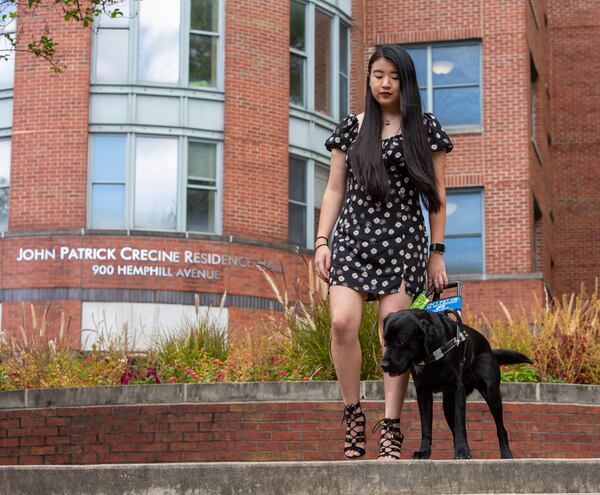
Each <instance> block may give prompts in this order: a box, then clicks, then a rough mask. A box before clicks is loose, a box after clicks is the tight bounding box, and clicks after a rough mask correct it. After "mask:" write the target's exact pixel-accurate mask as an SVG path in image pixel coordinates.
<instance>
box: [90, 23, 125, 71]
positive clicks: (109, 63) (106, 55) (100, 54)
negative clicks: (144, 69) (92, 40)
mask: <svg viewBox="0 0 600 495" xmlns="http://www.w3.org/2000/svg"><path fill="white" fill-rule="evenodd" d="M128 67H129V30H128V29H99V30H98V34H97V35H96V81H101V82H123V81H127V71H128Z"/></svg>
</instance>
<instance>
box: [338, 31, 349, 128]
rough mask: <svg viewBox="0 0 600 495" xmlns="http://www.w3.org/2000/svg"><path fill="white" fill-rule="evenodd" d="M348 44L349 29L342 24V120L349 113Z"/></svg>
mask: <svg viewBox="0 0 600 495" xmlns="http://www.w3.org/2000/svg"><path fill="white" fill-rule="evenodd" d="M348 43H349V29H348V26H346V25H345V24H343V23H340V72H339V80H340V97H339V102H340V108H339V116H340V119H341V118H342V117H343V116H344V115H346V114H347V113H348V109H349V107H348V84H349V83H348V81H349V79H350V78H349V75H348V73H349V63H348V62H349V60H348V59H349V56H348Z"/></svg>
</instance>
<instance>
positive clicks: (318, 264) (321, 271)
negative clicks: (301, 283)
mask: <svg viewBox="0 0 600 495" xmlns="http://www.w3.org/2000/svg"><path fill="white" fill-rule="evenodd" d="M330 267H331V251H329V246H328V245H326V244H323V245H321V246H319V247H318V248H317V250H316V251H315V271H316V272H317V275H318V277H319V278H320V279H321V280H324V281H325V282H327V283H329V268H330Z"/></svg>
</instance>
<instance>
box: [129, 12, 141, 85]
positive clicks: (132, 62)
mask: <svg viewBox="0 0 600 495" xmlns="http://www.w3.org/2000/svg"><path fill="white" fill-rule="evenodd" d="M129 9H130V12H131V20H130V21H129V84H135V82H136V81H137V66H138V63H137V58H138V57H137V52H138V41H139V40H138V33H139V18H140V16H139V12H140V7H139V2H138V0H131V4H130V6H129Z"/></svg>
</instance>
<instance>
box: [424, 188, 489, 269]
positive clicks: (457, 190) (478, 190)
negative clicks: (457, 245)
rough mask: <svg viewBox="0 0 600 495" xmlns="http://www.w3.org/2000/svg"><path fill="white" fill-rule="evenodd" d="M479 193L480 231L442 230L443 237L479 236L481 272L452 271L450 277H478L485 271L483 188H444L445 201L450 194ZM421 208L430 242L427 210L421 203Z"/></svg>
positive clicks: (462, 237)
mask: <svg viewBox="0 0 600 495" xmlns="http://www.w3.org/2000/svg"><path fill="white" fill-rule="evenodd" d="M475 193H477V194H479V195H480V197H481V211H480V215H481V233H475V232H460V233H453V234H449V233H448V232H447V230H448V229H447V228H446V232H444V239H464V238H472V237H480V238H481V272H467V273H452V274H451V275H450V276H451V277H463V276H466V277H480V276H483V275H485V273H486V258H485V189H484V187H483V186H465V187H447V188H446V202H448V199H449V198H450V197H451V195H452V194H475ZM421 210H422V211H423V216H424V217H425V226H426V228H427V235H428V236H429V237H430V242H431V230H430V229H431V227H430V225H429V212H428V210H426V209H425V207H424V205H423V204H421Z"/></svg>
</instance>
